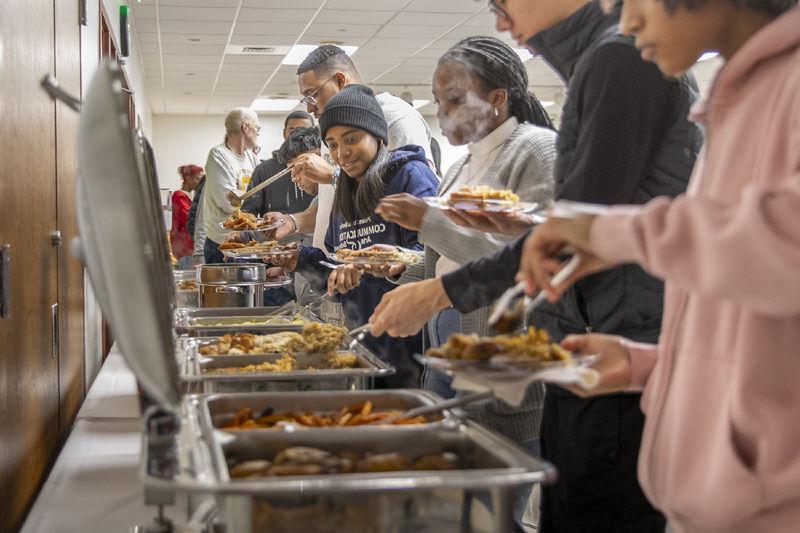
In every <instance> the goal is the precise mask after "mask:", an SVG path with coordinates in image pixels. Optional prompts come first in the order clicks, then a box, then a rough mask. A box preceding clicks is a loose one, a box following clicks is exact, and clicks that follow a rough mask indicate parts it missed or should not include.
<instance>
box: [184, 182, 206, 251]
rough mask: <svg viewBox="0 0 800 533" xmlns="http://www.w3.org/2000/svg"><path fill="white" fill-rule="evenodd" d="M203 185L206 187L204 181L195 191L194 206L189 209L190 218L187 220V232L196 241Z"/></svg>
mask: <svg viewBox="0 0 800 533" xmlns="http://www.w3.org/2000/svg"><path fill="white" fill-rule="evenodd" d="M203 185H205V182H204V181H201V182H200V185H198V186H197V189H195V191H194V198H193V199H192V205H191V206H190V207H189V216H188V217H187V218H186V230H187V231H188V232H189V235H191V236H192V238H193V239H194V226H195V223H196V222H197V209H198V208H199V207H200V197H201V196H202V195H203Z"/></svg>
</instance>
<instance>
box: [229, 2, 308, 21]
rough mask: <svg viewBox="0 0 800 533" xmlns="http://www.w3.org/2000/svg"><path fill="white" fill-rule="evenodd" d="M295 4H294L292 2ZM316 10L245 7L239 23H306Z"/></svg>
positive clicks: (240, 14) (240, 13) (241, 12)
mask: <svg viewBox="0 0 800 533" xmlns="http://www.w3.org/2000/svg"><path fill="white" fill-rule="evenodd" d="M292 4H295V2H292ZM315 12H316V9H256V8H252V7H245V8H242V10H241V11H240V12H239V21H241V22H302V23H303V24H305V23H306V22H308V21H309V20H310V19H311V17H312V16H314V13H315Z"/></svg>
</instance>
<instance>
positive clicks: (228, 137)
mask: <svg viewBox="0 0 800 533" xmlns="http://www.w3.org/2000/svg"><path fill="white" fill-rule="evenodd" d="M260 131H261V124H260V123H259V120H258V115H256V113H255V112H254V111H253V110H251V109H248V108H246V107H237V108H236V109H234V110H232V111H230V112H229V113H228V115H227V116H226V117H225V141H224V142H223V143H222V144H220V145H218V146H215V147H214V148H212V149H211V151H210V152H209V153H208V160H207V161H206V185H205V188H204V190H203V205H202V209H203V211H202V212H203V225H204V228H205V230H206V243H205V247H204V249H203V255H204V256H205V260H206V263H222V262H223V256H222V252H220V251H219V245H220V243H222V242H224V241H225V237H226V236H227V233H228V232H227V231H226V230H224V229H223V228H221V227H220V223H221V222H223V221H224V220H225V219H226V218H228V216H229V215H230V214H231V213H232V212H233V207H231V205H230V203H228V199H227V197H226V195H227V194H228V191H233V192H235V193H236V194H243V193H244V192H245V191H246V190H247V184H248V183H249V182H250V177H251V176H252V175H253V170H254V169H255V168H256V166H258V163H259V161H258V158H257V157H256V153H257V152H258V134H259V132H260Z"/></svg>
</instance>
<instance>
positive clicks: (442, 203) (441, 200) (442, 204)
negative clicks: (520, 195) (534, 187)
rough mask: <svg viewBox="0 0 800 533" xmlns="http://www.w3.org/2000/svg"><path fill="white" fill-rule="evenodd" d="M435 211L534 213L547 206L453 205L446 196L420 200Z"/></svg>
mask: <svg viewBox="0 0 800 533" xmlns="http://www.w3.org/2000/svg"><path fill="white" fill-rule="evenodd" d="M422 200H423V201H424V202H425V203H426V204H428V205H429V206H431V207H435V208H436V209H443V210H449V209H461V210H464V211H488V212H493V213H536V212H540V211H544V210H545V209H547V205H545V204H539V203H536V202H513V201H511V200H457V201H455V202H453V203H451V202H450V201H449V198H448V197H447V196H428V197H426V198H423V199H422Z"/></svg>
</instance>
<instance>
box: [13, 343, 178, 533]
mask: <svg viewBox="0 0 800 533" xmlns="http://www.w3.org/2000/svg"><path fill="white" fill-rule="evenodd" d="M141 447H142V420H141V416H140V412H139V396H138V392H137V389H136V377H135V376H134V375H133V373H132V372H131V371H130V369H129V368H128V366H127V365H126V364H125V361H124V359H123V358H122V355H121V354H120V353H119V351H118V350H117V349H116V347H114V348H112V350H111V353H109V355H108V358H106V361H105V363H104V364H103V367H102V368H101V369H100V372H99V374H98V375H97V378H96V379H95V382H94V383H93V384H92V387H91V389H90V390H89V392H88V394H87V396H86V400H85V401H84V403H83V406H82V407H81V409H80V411H79V412H78V415H77V418H76V420H75V424H74V426H73V428H72V431H71V432H70V435H69V438H68V439H67V442H66V443H65V444H64V447H63V449H62V450H61V453H60V454H59V456H58V459H57V460H56V463H55V465H54V466H53V469H52V471H51V472H50V475H49V476H48V478H47V480H46V481H45V483H44V485H43V486H42V490H41V492H40V493H39V497H38V498H37V499H36V501H35V503H34V505H33V507H32V508H31V511H30V514H29V515H28V518H27V520H26V521H25V524H24V526H23V528H22V530H21V531H22V533H55V532H77V531H96V532H98V533H99V532H106V531H120V532H127V531H131V528H132V527H133V526H136V525H147V524H150V523H152V521H153V517H154V516H155V515H156V513H157V510H156V508H155V507H148V506H146V505H145V501H144V498H143V494H144V484H143V482H142V477H141ZM187 500H188V498H187V496H186V495H180V494H179V495H177V497H176V499H175V504H174V505H171V506H168V507H166V508H165V512H166V516H167V517H169V518H170V519H171V520H173V521H174V522H175V523H186V522H188V508H189V505H188V502H187Z"/></svg>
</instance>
